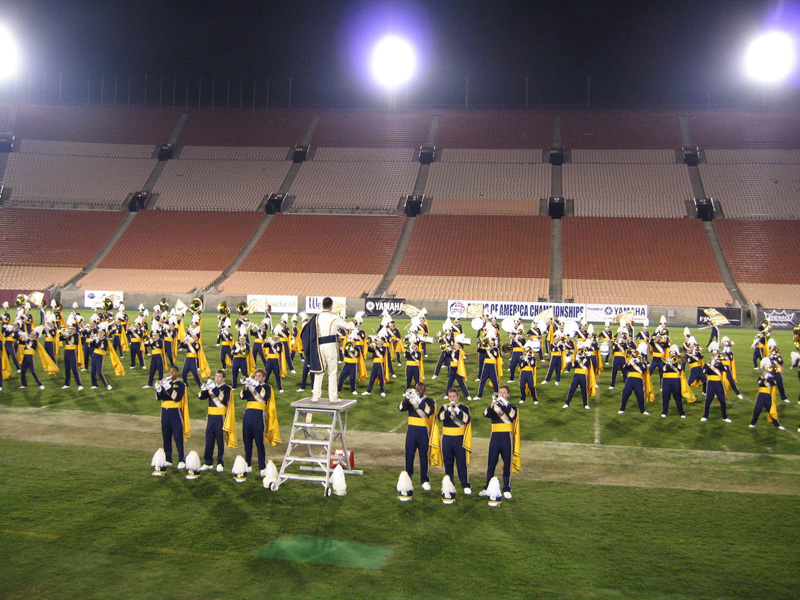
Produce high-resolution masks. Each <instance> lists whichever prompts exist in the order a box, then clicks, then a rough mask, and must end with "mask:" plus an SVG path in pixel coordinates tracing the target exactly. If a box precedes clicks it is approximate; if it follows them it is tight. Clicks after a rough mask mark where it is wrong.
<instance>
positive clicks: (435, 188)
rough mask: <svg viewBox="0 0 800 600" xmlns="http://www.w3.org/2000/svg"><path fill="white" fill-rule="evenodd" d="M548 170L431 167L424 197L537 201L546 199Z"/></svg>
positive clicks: (497, 165)
mask: <svg viewBox="0 0 800 600" xmlns="http://www.w3.org/2000/svg"><path fill="white" fill-rule="evenodd" d="M550 174H551V167H550V165H545V164H541V163H540V164H504V163H490V164H471V163H433V164H432V165H431V170H430V174H429V175H428V183H427V186H426V188H425V194H426V195H427V196H433V197H434V198H487V199H509V200H538V199H540V198H547V197H549V196H550V178H551V175H550Z"/></svg>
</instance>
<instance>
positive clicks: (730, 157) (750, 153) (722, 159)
mask: <svg viewBox="0 0 800 600" xmlns="http://www.w3.org/2000/svg"><path fill="white" fill-rule="evenodd" d="M705 154H706V161H708V164H735V165H736V164H767V165H796V164H798V163H800V150H771V149H770V150H763V149H756V150H706V152H705Z"/></svg>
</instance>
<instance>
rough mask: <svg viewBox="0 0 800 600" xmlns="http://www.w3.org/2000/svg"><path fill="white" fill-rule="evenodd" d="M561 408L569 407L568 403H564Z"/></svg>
mask: <svg viewBox="0 0 800 600" xmlns="http://www.w3.org/2000/svg"><path fill="white" fill-rule="evenodd" d="M561 408H569V404H565V405H564V406H562V407H561Z"/></svg>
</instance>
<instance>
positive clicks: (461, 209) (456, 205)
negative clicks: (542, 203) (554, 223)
mask: <svg viewBox="0 0 800 600" xmlns="http://www.w3.org/2000/svg"><path fill="white" fill-rule="evenodd" d="M428 212H430V213H431V214H434V215H435V214H439V215H538V214H539V200H508V199H497V198H493V199H491V200H489V199H486V198H471V199H458V198H434V199H433V201H432V202H431V205H430V210H429V211H428Z"/></svg>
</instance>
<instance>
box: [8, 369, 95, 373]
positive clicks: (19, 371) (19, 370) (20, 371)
mask: <svg viewBox="0 0 800 600" xmlns="http://www.w3.org/2000/svg"><path fill="white" fill-rule="evenodd" d="M85 370H86V369H81V371H85ZM17 373H22V369H17Z"/></svg>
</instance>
